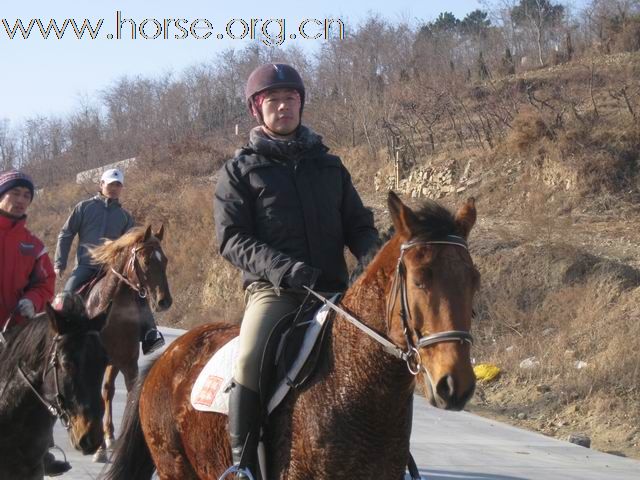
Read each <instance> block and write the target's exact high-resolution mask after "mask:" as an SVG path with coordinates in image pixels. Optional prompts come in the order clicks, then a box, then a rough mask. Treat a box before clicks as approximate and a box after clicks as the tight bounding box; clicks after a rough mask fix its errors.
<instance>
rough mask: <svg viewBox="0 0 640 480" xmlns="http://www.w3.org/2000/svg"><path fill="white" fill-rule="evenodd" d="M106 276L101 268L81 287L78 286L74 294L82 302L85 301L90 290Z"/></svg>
mask: <svg viewBox="0 0 640 480" xmlns="http://www.w3.org/2000/svg"><path fill="white" fill-rule="evenodd" d="M106 275H107V271H106V269H104V268H101V269H100V270H98V271H97V272H96V274H95V275H94V276H92V277H90V278H88V279H87V280H86V281H85V282H84V283H83V284H82V285H80V286H79V287H78V288H77V289H76V292H75V293H77V294H78V295H80V296H81V297H82V298H83V299H84V300H86V299H87V297H88V296H89V293H90V292H91V290H92V289H93V287H94V286H95V284H96V283H98V282H99V281H100V280H102V278H103V277H105V276H106Z"/></svg>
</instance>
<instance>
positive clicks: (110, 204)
mask: <svg viewBox="0 0 640 480" xmlns="http://www.w3.org/2000/svg"><path fill="white" fill-rule="evenodd" d="M134 224H135V222H134V221H133V217H132V216H131V214H130V213H129V212H127V211H126V210H125V209H124V208H122V205H120V202H118V201H117V200H109V199H107V198H106V197H104V196H103V195H101V194H97V195H96V196H95V197H92V198H90V199H88V200H84V201H82V202H80V203H78V204H77V205H76V206H75V208H74V209H73V212H71V215H70V216H69V218H68V219H67V221H66V223H65V224H64V226H63V227H62V230H60V234H59V235H58V246H57V248H56V257H55V260H54V267H55V268H56V269H60V270H64V269H65V268H67V259H68V257H69V250H70V249H71V244H72V243H73V237H75V236H76V234H77V235H78V238H79V245H78V251H77V254H76V263H77V264H78V265H91V264H92V263H91V258H90V257H89V253H88V248H89V247H94V246H98V245H100V244H102V243H103V242H104V241H105V240H115V239H116V238H119V237H120V236H122V235H123V234H124V233H126V232H127V231H128V230H129V229H130V228H131V227H133V226H134Z"/></svg>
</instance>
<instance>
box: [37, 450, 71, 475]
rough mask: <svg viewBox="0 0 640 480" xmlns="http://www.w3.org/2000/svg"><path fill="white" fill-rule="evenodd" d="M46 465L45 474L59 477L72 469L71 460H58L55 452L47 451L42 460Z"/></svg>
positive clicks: (44, 465)
mask: <svg viewBox="0 0 640 480" xmlns="http://www.w3.org/2000/svg"><path fill="white" fill-rule="evenodd" d="M42 463H43V467H44V475H45V476H46V477H57V476H59V475H62V474H63V473H66V472H68V471H69V470H71V464H70V463H69V462H67V461H66V460H65V461H62V460H56V457H54V455H53V453H51V452H47V453H46V454H45V456H44V458H43V460H42Z"/></svg>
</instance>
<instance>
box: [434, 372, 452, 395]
mask: <svg viewBox="0 0 640 480" xmlns="http://www.w3.org/2000/svg"><path fill="white" fill-rule="evenodd" d="M436 392H437V394H438V396H439V397H440V398H441V399H442V400H444V401H445V402H446V401H449V400H450V399H452V398H453V397H454V395H455V384H454V381H453V377H452V376H451V375H445V376H444V377H442V378H441V379H440V381H438V384H437V385H436Z"/></svg>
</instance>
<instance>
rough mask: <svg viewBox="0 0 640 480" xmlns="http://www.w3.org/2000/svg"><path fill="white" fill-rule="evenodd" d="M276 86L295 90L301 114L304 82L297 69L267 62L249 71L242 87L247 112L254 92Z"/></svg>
mask: <svg viewBox="0 0 640 480" xmlns="http://www.w3.org/2000/svg"><path fill="white" fill-rule="evenodd" d="M276 88H292V89H294V90H297V91H298V93H299V94H300V114H302V109H303V108H304V96H305V90H304V83H303V81H302V77H301V76H300V74H299V73H298V71H297V70H296V69H295V68H293V67H292V66H291V65H287V64H285V63H267V64H266V65H261V66H260V67H258V68H256V69H255V70H254V71H253V72H251V75H249V78H248V79H247V85H246V87H245V89H244V96H245V99H246V100H247V106H248V107H249V112H250V113H252V112H251V105H252V102H253V97H254V95H255V94H256V93H260V92H264V91H265V90H273V89H276Z"/></svg>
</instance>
